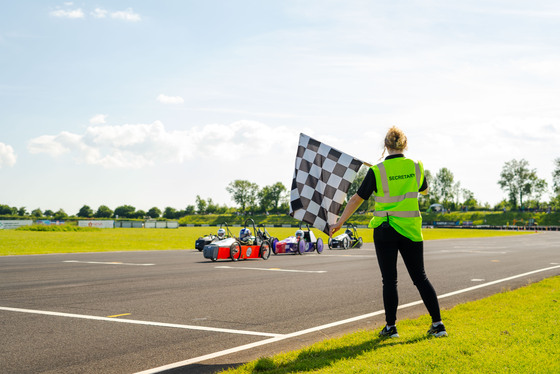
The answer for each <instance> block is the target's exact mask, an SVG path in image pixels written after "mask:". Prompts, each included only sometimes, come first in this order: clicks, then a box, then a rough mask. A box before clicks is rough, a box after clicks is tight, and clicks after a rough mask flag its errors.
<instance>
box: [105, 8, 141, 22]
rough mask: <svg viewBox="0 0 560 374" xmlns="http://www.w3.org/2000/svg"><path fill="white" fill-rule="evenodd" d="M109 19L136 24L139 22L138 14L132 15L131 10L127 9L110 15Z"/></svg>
mask: <svg viewBox="0 0 560 374" xmlns="http://www.w3.org/2000/svg"><path fill="white" fill-rule="evenodd" d="M111 18H115V19H122V20H124V21H131V22H137V21H140V20H141V17H140V15H139V14H138V13H134V11H133V10H132V8H128V9H127V10H121V11H117V12H113V13H111Z"/></svg>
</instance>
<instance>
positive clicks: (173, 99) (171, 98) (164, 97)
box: [156, 94, 185, 104]
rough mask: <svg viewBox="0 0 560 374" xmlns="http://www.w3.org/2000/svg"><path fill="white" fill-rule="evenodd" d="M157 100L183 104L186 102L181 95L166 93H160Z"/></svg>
mask: <svg viewBox="0 0 560 374" xmlns="http://www.w3.org/2000/svg"><path fill="white" fill-rule="evenodd" d="M156 100H157V101H159V102H160V103H162V104H183V103H184V102H185V100H183V98H182V97H181V96H167V95H164V94H160V95H159V96H158V97H157V98H156Z"/></svg>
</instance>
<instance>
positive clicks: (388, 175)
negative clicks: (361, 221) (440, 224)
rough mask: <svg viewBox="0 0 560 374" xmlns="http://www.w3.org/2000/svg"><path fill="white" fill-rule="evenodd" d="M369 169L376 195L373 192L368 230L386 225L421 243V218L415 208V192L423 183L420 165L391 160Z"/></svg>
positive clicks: (399, 158) (422, 171)
mask: <svg viewBox="0 0 560 374" xmlns="http://www.w3.org/2000/svg"><path fill="white" fill-rule="evenodd" d="M371 169H372V170H373V173H374V175H375V183H376V187H377V192H374V196H375V212H374V214H373V219H372V220H371V221H370V223H369V227H372V228H376V227H378V226H379V225H381V224H382V223H383V222H387V221H388V222H389V224H390V225H391V226H392V227H393V228H394V229H395V230H396V231H397V232H398V233H400V234H401V235H404V236H406V237H407V238H409V239H410V240H412V241H415V242H420V241H422V240H423V236H422V216H421V215H420V209H419V206H418V190H419V189H420V187H421V186H422V183H423V181H424V166H423V165H422V163H421V162H420V161H418V162H414V161H413V160H411V159H408V158H405V157H395V158H390V159H388V160H385V161H383V162H381V163H379V164H377V165H374V166H372V167H371Z"/></svg>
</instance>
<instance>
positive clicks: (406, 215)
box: [373, 210, 420, 218]
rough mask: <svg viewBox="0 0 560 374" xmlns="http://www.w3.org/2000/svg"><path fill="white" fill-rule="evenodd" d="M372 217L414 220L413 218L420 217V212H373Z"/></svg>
mask: <svg viewBox="0 0 560 374" xmlns="http://www.w3.org/2000/svg"><path fill="white" fill-rule="evenodd" d="M373 216H374V217H387V216H393V217H402V218H414V217H420V211H418V210H416V211H414V210H411V211H407V212H396V211H394V210H382V211H377V210H376V211H375V212H373Z"/></svg>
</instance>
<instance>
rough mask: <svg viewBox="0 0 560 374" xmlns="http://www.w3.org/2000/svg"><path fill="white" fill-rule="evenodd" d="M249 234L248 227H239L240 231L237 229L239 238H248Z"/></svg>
mask: <svg viewBox="0 0 560 374" xmlns="http://www.w3.org/2000/svg"><path fill="white" fill-rule="evenodd" d="M250 236H251V230H249V229H248V228H244V229H241V231H239V239H241V240H244V239H248V238H249V237H250Z"/></svg>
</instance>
